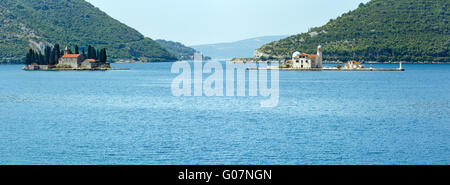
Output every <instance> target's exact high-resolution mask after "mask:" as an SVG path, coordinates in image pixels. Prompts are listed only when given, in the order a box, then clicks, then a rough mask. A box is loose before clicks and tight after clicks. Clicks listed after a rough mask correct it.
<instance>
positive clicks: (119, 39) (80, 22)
mask: <svg viewBox="0 0 450 185" xmlns="http://www.w3.org/2000/svg"><path fill="white" fill-rule="evenodd" d="M0 38H1V40H0V62H1V61H5V60H13V61H20V60H22V58H23V57H24V56H25V53H26V52H27V48H29V47H33V48H35V49H37V48H42V47H43V45H46V44H53V43H59V44H61V45H62V46H65V45H68V46H70V47H73V45H75V44H78V45H80V47H87V45H88V44H91V45H95V46H97V47H98V48H107V49H108V55H109V56H108V57H109V58H111V59H114V60H117V59H124V60H141V61H148V62H152V61H174V60H176V57H175V56H174V55H172V54H171V53H170V52H168V51H167V50H166V49H164V48H162V47H161V46H160V45H159V44H158V43H156V42H155V41H153V40H152V39H150V38H146V37H144V36H143V35H142V34H140V33H139V32H137V31H136V30H134V29H133V28H130V27H128V26H126V25H125V24H122V23H120V22H119V21H117V20H115V19H113V18H111V17H110V16H108V15H107V14H106V13H104V12H102V11H101V10H99V9H98V8H96V7H94V6H93V5H91V4H90V3H88V2H86V1H84V0H1V1H0Z"/></svg>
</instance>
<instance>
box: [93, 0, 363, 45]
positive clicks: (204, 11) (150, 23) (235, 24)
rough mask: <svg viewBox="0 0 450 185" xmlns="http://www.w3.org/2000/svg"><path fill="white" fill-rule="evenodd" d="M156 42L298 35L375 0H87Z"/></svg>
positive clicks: (196, 42) (195, 41)
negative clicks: (162, 40) (161, 40)
mask: <svg viewBox="0 0 450 185" xmlns="http://www.w3.org/2000/svg"><path fill="white" fill-rule="evenodd" d="M87 1H88V2H90V3H91V4H93V5H94V6H96V7H98V8H100V9H101V10H102V11H104V12H106V13H107V14H109V15H110V16H111V17H113V18H115V19H117V20H119V21H120V22H122V23H125V24H126V25H128V26H130V27H132V28H135V29H136V30H138V31H139V32H141V33H142V34H143V35H145V36H147V37H150V38H152V39H165V40H172V41H177V42H181V43H183V44H185V45H189V46H191V45H199V44H212V43H220V42H232V41H238V40H243V39H248V38H254V37H259V36H270V35H294V34H298V33H303V32H306V31H308V29H309V28H312V27H317V26H322V25H324V24H326V23H327V22H328V21H329V20H330V19H332V18H333V19H334V18H337V17H338V16H340V15H341V14H343V13H346V12H348V11H350V10H354V9H356V8H357V7H358V5H359V4H360V3H362V2H363V3H366V2H368V1H370V0H87Z"/></svg>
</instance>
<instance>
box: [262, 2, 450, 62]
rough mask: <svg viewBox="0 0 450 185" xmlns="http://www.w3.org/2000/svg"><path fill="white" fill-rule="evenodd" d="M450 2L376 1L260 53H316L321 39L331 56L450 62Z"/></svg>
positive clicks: (266, 55)
mask: <svg viewBox="0 0 450 185" xmlns="http://www.w3.org/2000/svg"><path fill="white" fill-rule="evenodd" d="M449 4H450V1H448V0H372V1H370V2H368V3H367V4H360V6H359V8H357V9H356V10H354V11H350V12H348V13H345V14H343V15H342V16H340V17H338V18H337V19H334V20H333V19H332V20H330V22H328V23H327V24H326V25H324V26H322V27H318V28H312V29H310V31H309V32H307V33H302V34H298V35H294V36H291V37H288V38H286V39H283V40H280V41H277V42H272V43H269V44H267V45H264V46H262V47H260V48H259V49H257V51H256V52H255V57H262V58H285V57H289V56H291V54H292V53H293V52H294V51H301V52H306V53H315V52H316V48H317V46H318V45H319V44H320V45H322V46H323V48H324V59H325V60H341V61H346V60H350V59H357V60H363V61H380V62H386V61H410V62H416V61H439V62H450V53H449V52H450V51H449V46H450V29H449V19H450V10H449ZM317 11H320V10H317ZM286 28H287V29H288V28H289V26H288V25H287V26H286Z"/></svg>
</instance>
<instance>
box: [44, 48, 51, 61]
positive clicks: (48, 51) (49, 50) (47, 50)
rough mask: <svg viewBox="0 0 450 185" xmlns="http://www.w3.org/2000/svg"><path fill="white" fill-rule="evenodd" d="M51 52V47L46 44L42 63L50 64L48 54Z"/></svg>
mask: <svg viewBox="0 0 450 185" xmlns="http://www.w3.org/2000/svg"><path fill="white" fill-rule="evenodd" d="M51 52H52V48H51V47H50V46H46V47H45V49H44V56H43V57H44V65H48V64H50V54H51Z"/></svg>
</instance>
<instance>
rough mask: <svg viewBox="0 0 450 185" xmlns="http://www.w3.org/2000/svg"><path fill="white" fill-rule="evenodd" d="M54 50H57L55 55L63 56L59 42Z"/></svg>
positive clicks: (57, 56)
mask: <svg viewBox="0 0 450 185" xmlns="http://www.w3.org/2000/svg"><path fill="white" fill-rule="evenodd" d="M53 50H55V57H56V58H60V57H61V49H60V48H59V44H55V46H54V47H53Z"/></svg>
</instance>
